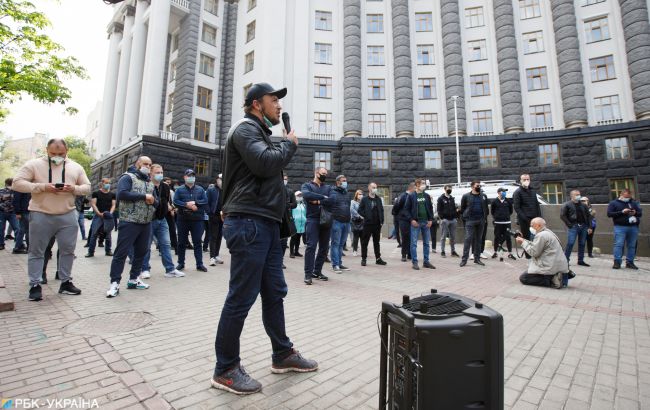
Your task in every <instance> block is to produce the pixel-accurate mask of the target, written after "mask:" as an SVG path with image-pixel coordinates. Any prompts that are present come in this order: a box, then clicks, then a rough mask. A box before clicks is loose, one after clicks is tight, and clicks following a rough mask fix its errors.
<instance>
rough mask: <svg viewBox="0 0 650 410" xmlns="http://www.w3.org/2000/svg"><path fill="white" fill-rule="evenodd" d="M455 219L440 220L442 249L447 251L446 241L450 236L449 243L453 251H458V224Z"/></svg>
mask: <svg viewBox="0 0 650 410" xmlns="http://www.w3.org/2000/svg"><path fill="white" fill-rule="evenodd" d="M457 223H458V221H456V220H455V219H443V220H441V221H440V229H441V232H440V251H441V252H444V251H445V242H446V239H447V237H449V245H450V247H451V251H452V252H456V224H457Z"/></svg>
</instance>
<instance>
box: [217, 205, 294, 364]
mask: <svg viewBox="0 0 650 410" xmlns="http://www.w3.org/2000/svg"><path fill="white" fill-rule="evenodd" d="M223 237H224V238H225V239H226V246H227V247H228V250H229V251H230V255H231V256H232V257H231V262H230V282H229V285H228V295H227V296H226V302H225V303H224V306H223V309H222V310H221V318H220V319H219V327H218V329H217V336H216V338H215V342H214V349H215V352H216V356H217V363H216V367H215V371H214V373H215V375H219V374H221V373H223V372H225V371H226V370H229V369H231V368H232V367H234V366H236V365H238V364H239V362H240V357H239V353H240V348H239V338H240V336H241V332H242V329H243V328H244V321H245V320H246V316H247V315H248V311H249V310H250V308H251V306H253V303H255V299H257V295H261V296H262V323H263V324H264V329H265V330H266V334H267V335H268V336H269V338H270V339H271V346H272V348H273V359H274V361H277V360H281V359H283V358H284V356H286V355H287V353H289V352H290V351H291V348H292V347H293V344H292V343H291V341H290V340H289V338H288V337H287V334H286V330H285V321H284V297H285V296H286V295H287V291H288V289H287V283H286V281H285V280H284V273H283V272H282V249H281V247H280V225H279V224H278V223H277V222H275V221H272V220H270V219H266V218H262V217H257V216H252V215H251V216H243V215H241V216H228V217H226V220H225V221H224V224H223Z"/></svg>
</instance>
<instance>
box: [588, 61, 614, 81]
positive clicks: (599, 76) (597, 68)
mask: <svg viewBox="0 0 650 410" xmlns="http://www.w3.org/2000/svg"><path fill="white" fill-rule="evenodd" d="M589 67H590V68H591V81H604V80H611V79H614V78H616V72H615V71H614V57H613V56H611V55H609V56H604V57H596V58H592V59H590V60H589Z"/></svg>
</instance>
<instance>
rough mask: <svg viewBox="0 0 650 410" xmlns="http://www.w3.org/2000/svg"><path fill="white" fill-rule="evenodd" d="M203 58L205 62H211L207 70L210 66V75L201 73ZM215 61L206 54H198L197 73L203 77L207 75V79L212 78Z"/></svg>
mask: <svg viewBox="0 0 650 410" xmlns="http://www.w3.org/2000/svg"><path fill="white" fill-rule="evenodd" d="M204 58H205V60H206V62H209V61H211V64H209V65H208V68H209V67H210V66H211V67H212V74H208V73H206V72H203V71H201V70H202V69H203V66H204V61H203V59H204ZM216 61H217V60H216V59H215V58H214V57H212V56H210V55H208V54H205V53H199V73H200V74H203V75H207V76H208V77H212V78H214V66H215V63H216Z"/></svg>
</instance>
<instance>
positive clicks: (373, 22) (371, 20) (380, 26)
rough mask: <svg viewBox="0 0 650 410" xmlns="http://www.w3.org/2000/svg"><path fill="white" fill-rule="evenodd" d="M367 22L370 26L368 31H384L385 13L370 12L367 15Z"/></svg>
mask: <svg viewBox="0 0 650 410" xmlns="http://www.w3.org/2000/svg"><path fill="white" fill-rule="evenodd" d="M366 24H367V26H368V33H383V32H384V15H383V14H368V15H367V16H366Z"/></svg>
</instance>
